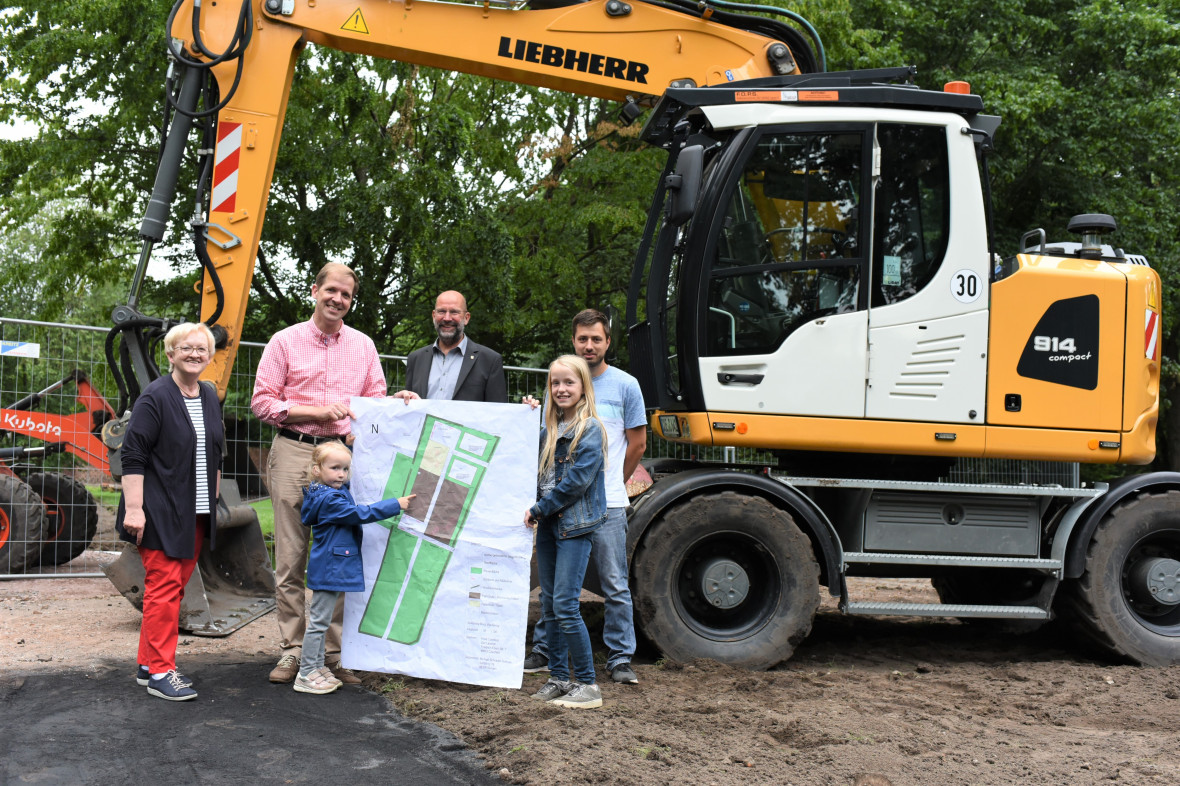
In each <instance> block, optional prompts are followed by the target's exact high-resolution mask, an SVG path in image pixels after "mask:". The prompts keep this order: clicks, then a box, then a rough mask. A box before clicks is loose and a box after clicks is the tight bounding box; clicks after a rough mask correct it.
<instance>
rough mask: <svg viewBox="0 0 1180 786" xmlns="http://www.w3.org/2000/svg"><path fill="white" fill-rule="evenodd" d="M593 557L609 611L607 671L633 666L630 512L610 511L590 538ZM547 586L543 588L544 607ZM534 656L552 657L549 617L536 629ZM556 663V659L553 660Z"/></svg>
mask: <svg viewBox="0 0 1180 786" xmlns="http://www.w3.org/2000/svg"><path fill="white" fill-rule="evenodd" d="M589 540H590V544H591V552H590V556H591V557H593V559H594V566H595V567H596V568H598V578H599V580H600V581H601V582H602V594H603V597H604V599H605V600H606V609H605V614H604V619H603V625H602V641H603V643H604V644H606V651H607V655H606V668H607V671H610V670H611V669H613V668H614V667H615V666H618V665H619V664H620V663H630V662H631V658H632V657H634V656H635V621H634V619H633V617H632V614H631V586H630V585H629V584H628V583H627V509H626V508H607V509H606V521H605V522H604V523H603V525H602V526H601V527H599V528H598V529H596V530H594V532H592V533H591V534H590V537H589ZM544 603H545V585H544V584H543V583H542V585H541V604H542V606H544ZM533 652H536V653H538V654H539V655H544V656H546V657H549V652H548V650H547V649H546V646H545V616H544V615H541V619H539V620H537V624H536V626H535V627H534V628H533ZM551 660H552V659H551Z"/></svg>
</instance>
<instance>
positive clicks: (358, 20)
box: [340, 6, 369, 35]
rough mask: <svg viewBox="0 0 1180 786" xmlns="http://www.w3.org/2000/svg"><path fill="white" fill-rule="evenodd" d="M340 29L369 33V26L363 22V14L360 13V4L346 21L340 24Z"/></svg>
mask: <svg viewBox="0 0 1180 786" xmlns="http://www.w3.org/2000/svg"><path fill="white" fill-rule="evenodd" d="M340 29H341V30H347V31H349V32H350V33H363V34H364V35H368V34H369V26H368V25H367V24H365V15H364V14H362V13H361V9H360V6H357V9H356V10H355V11H353V12H352V16H350V17H348V21H347V22H345V23H344V24H342V25H340Z"/></svg>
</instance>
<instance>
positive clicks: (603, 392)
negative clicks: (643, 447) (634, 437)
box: [593, 366, 647, 508]
mask: <svg viewBox="0 0 1180 786" xmlns="http://www.w3.org/2000/svg"><path fill="white" fill-rule="evenodd" d="M593 382H594V406H595V408H596V409H597V410H598V418H599V419H600V420H601V421H602V425H604V426H605V427H606V440H607V456H606V506H607V507H608V508H625V507H627V479H626V478H625V477H623V464H624V462H625V461H626V458H627V435H626V431H627V429H629V428H635V427H636V426H646V425H647V411H646V410H645V409H644V408H643V393H642V392H641V391H640V390H639V382H638V380H636V379H635V377H633V376H631V375H630V374H628V373H627V372H626V371H620V370H619V369H617V368H615V367H614V366H608V367H607V369H606V371H604V372H602V374H600V375H599V376H597V377H594V378H593Z"/></svg>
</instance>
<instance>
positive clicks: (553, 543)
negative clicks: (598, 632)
mask: <svg viewBox="0 0 1180 786" xmlns="http://www.w3.org/2000/svg"><path fill="white" fill-rule="evenodd" d="M548 388H549V402H548V404H547V406H546V408H545V426H544V428H542V429H541V456H540V467H539V470H538V483H537V502H536V504H535V505H533V506H532V507H531V508H529V510H528V512H527V513H525V517H524V523H525V525H526V526H529V527H536V528H537V569H538V572H539V573H540V577H541V613H542V614H543V615H544V617H545V638H546V645H547V647H548V649H549V675H550V677H549V681H548V682H546V683H545V685H544V686H543V687H542V688H541V690H539V691H537V693H535V694H534V696H535V697H536V698H538V699H542V700H544V701H548V702H552V703H553V704H557V705H559V706H561V707H576V708H593V707H601V706H602V692H601V691H600V690H599V688H598V685H597V684H596V681H595V677H594V656H593V653H592V652H591V650H590V634H589V633H588V632H587V630H586V623H585V621H584V620H583V619H582V611H581V607H580V605H579V598H580V596H581V594H582V579H583V578H584V577H585V575H586V565H587V563H588V562H589V559H590V538H588V537H586V536H587V535H589V534H590V533H591V532H593V531H594V530H595V529H597V528H598V527H600V526H601V525H602V522H603V521H604V520H605V519H606V476H605V472H604V470H605V465H606V432H605V430H604V429H603V426H602V421H600V420H599V419H598V413H597V412H596V411H595V409H594V386H593V384H592V383H591V379H590V367H589V366H587V365H586V361H585V360H583V359H582V358H580V357H578V356H576V355H562V356H561V357H559V358H558V359H557V360H555V361H553V363H551V364H550V365H549V379H548ZM570 659H572V660H573V664H574V678H573V680H570V678H569V677H570V674H569V665H568V661H569V660H570Z"/></svg>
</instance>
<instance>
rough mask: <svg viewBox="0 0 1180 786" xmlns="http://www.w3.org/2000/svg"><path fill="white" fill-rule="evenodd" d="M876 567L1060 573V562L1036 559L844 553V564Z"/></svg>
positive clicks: (861, 552)
mask: <svg viewBox="0 0 1180 786" xmlns="http://www.w3.org/2000/svg"><path fill="white" fill-rule="evenodd" d="M852 563H860V564H868V563H873V564H876V565H963V566H970V567H974V568H1031V569H1033V570H1045V571H1060V570H1061V569H1062V567H1063V565H1062V562H1061V560H1056V559H1038V558H1036V557H978V556H968V555H963V554H897V553H884V552H873V551H846V552H844V564H845V565H849V564H852Z"/></svg>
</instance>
